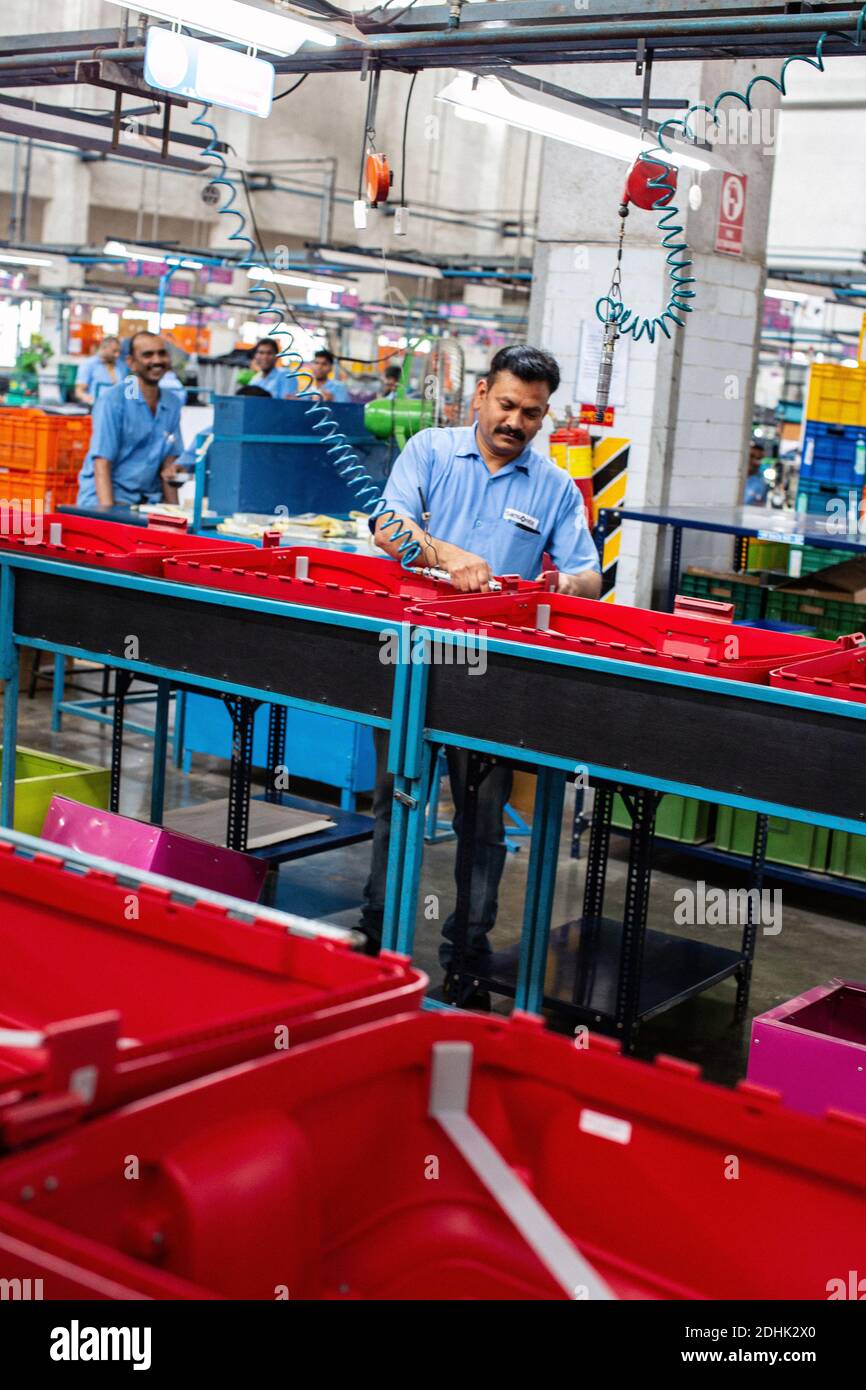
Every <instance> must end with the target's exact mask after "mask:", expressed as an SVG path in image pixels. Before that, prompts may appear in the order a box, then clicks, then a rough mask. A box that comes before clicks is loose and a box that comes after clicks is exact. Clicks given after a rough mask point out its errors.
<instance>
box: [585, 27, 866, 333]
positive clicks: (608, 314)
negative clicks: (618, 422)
mask: <svg viewBox="0 0 866 1390" xmlns="http://www.w3.org/2000/svg"><path fill="white" fill-rule="evenodd" d="M864 24H866V5H864V6H863V8H862V9H861V11H860V15H859V18H858V20H857V29H856V32H855V35H854V37H853V38H852V37H851V35H850V34H845V33H843V32H842V31H841V30H826V31H825V32H824V33H823V34H821V36H820V38H819V39H818V42H817V44H816V46H815V52H814V54H808V53H797V54H794V55H793V56H792V57H790V58H786V59H785V62H784V63H783V65H782V72H781V74H780V76H779V79H778V81H777V80H776V78H775V77H768V76H767V75H766V74H765V73H759V75H758V76H757V77H753V78H752V80H751V82H750V83H749V85H748V87H747V88H746V90H745V92H737V91H734V90H733V89H732V90H730V91H727V92H722V93H721V95H720V96H718V97H716V99H715V101H714V102H713V104H712V106H708V105H707V104H706V102H703V101H701V102H697V103H696V104H695V105H694V106H690V107H689V109H688V111H687V112H686V114H685V116H683V117H671V118H670V119H669V120H667V121H664V122H663V123H662V125H661V126H660V127H659V143H658V144H657V145H656V146H654V147H653V149H651V150H643V151H642V152H641V154H640V156H639V158H640V159H642V160H645V161H648V162H650V163H652V164H655V165H658V168H659V172H658V175H657V176H656V177H654V178H651V179H648V180H647V186H648V187H650V188H657V189H658V190H659V196H658V198H657V199H656V201H655V203H654V204H653V211H657V210H658V209H659V208H662V207H663V208H664V212H663V213H662V216H661V217H660V218H659V223H658V226H659V231H660V232H662V233H663V235H662V240H661V244H662V248H663V249H664V250H665V251H667V253H668V254H667V266H668V275H669V276H670V278H671V281H672V282H673V290H672V291H671V294H670V297H669V299H668V302H667V307H666V308H665V309H664V311H663V312H662V313H661V314H657V315H656V317H655V318H652V319H650V318H643V317H641V316H640V315H638V314H636V313H635V311H634V310H633V309H630V308H629V307H628V306H627V305H626V304H624V303H623V302H622V300H621V299H619V298H617V297H615V296H612V295H604V296H603V297H602V298H601V299H599V300H598V302H597V303H596V306H595V312H596V314H597V316H598V318H600V319H601V321H602V323H614V324H616V326H617V329H618V331H619V332H620V333H630V334H631V335H632V337H633V338H634V340H635V342H639V341H640V339H641V338H643V337H644V335H646V337H647V338H648V339H649V341H650V342H651V343H654V342H655V338H656V333H658V332H661V333H664V335H665V337H666V338H670V336H671V334H670V328H669V324H676V325H678V327H680V328H683V327H684V326H685V324H684V320H683V318H682V317H681V315H683V314H690V313H691V312H692V310H693V308H694V305H693V304H691V303H690V302H689V301H690V300H692V299H694V298H695V291H694V290H692V289H688V288H687V286H689V285H694V284H696V283H697V281H696V279H695V277H694V276H693V275H690V274H689V271H690V270H691V269H692V265H693V262H692V259H691V255H690V247H689V244H688V242H687V241H686V240H685V238H684V235H683V233H684V228H683V226H682V224H681V223H680V222H679V221H678V219H679V217H680V211H679V209H678V208H677V207H674V206H673V204H672V201H671V200H672V198H673V195H674V193H675V191H676V190H675V185H674V183H673V182H671V175H672V174H673V173H674V166H673V165H671V164H669V163H667V162H665V160H664V159H663V158H662V156H663V155H665V154H671V153H672V150H671V149H670V146H669V145H668V144H667V142H666V135H667V133H668V132H669V131H670V132H676V133H677V134H679V135H680V137H681V138H684V139H686V140H694V139H695V132H694V130H693V129H692V127H691V121H692V118H693V117H694V116H696V115H697V114H698V112H699V111H703V112H705V113H706V115H707V117H708V118H709V120H710V121H711V122H712V123H713V125H715V126H717V127H718V126H719V125H720V123H721V122H720V118H719V107H720V106H721V104H722V102H723V101H725V100H726V99H727V98H728V97H732V98H733V99H734V100H735V101H739V102H742V104H743V105H744V106H745V108H746V110H747V111H751V110H752V93H753V91H754V89H755V88H756V87H757V86H758V85H759V83H761V82H768V83H769V84H770V86H771V87H775V89H776V91H777V92H780V93H781V94H782V96H787V76H788V69H789V68H790V67H791V65H792V64H793V63H807V64H808V65H809V67H810V68H816V69H817V71H818V72H823V71H824V44H825V43H826V41H827V39H828V38H830V37H831V36H832V37H836V38H842V39H845V40H846V41H847V42H849V43H851V45H852V46H853V47H854V48H859V47H861V45H862V42H863V26H864Z"/></svg>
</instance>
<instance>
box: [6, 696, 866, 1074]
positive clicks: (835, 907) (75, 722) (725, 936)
mask: <svg viewBox="0 0 866 1390" xmlns="http://www.w3.org/2000/svg"><path fill="white" fill-rule="evenodd" d="M78 678H79V679H81V677H78ZM87 679H88V680H89V682H90V684H92V685H93V686H94V687H96V686H98V684H99V682H98V681H97V680H96V679H95V678H94V677H93V676H92V675H91V676H90V677H88V678H87ZM72 694H73V692H68V698H69V697H70V696H72ZM146 708H147V707H139V708H138V709H137V710H136V712H135V714H134V716H133V717H134V719H135V720H136V721H140V722H143V723H144V722H147V715H146V714H145V710H146ZM19 743H20V744H22V745H24V746H27V747H31V748H38V749H44V750H51V751H54V752H57V753H59V754H61V755H65V756H68V757H72V758H77V759H80V760H81V761H84V762H92V763H96V764H100V765H103V766H108V764H109V761H110V748H111V736H110V729H109V728H108V727H107V726H100V725H98V724H95V723H92V722H90V721H85V720H82V719H79V718H73V717H69V716H66V717H65V719H64V728H63V730H62V732H61V733H59V734H53V733H52V732H51V721H50V694H49V691H48V690H47V688H46V687H45V685H44V684H43V683H42V682H40V688H39V691H38V693H37V695H36V698H35V699H33V700H32V701H31V700H28V699H27V698H26V697H25V696H22V700H21V706H20V725H19ZM150 757H151V743H150V740H149V739H148V738H147V737H146V736H144V735H139V734H130V735H128V737H127V741H126V744H125V749H124V766H123V783H122V795H121V807H120V809H121V811H122V812H123V813H125V814H127V815H132V816H140V817H142V818H144V819H147V818H148V813H149V796H150V791H149V772H150ZM289 765H290V766H291V758H290V756H289ZM292 790H293V792H295V793H296V794H298V795H305V794H309V795H310V796H314V797H316V798H318V799H320V800H332V799H333V798H332V795H330V794H329V791H328V789H325V788H322V787H319V786H312V785H311V786H309V787H308V788H305V787H303V786H301V785H300V784H297V783H294V782H293V785H292ZM226 791H227V765H226V764H225V763H224V762H221V761H219V760H217V759H212V758H203V757H196V758H195V759H194V763H193V771H192V773H191V775H190V776H189V777H186V776H184V775H183V774H181V773H180V772H178V771H177V770H176V769H174V768H173V767H170V768H169V772H168V778H167V787H166V809H167V810H168V809H173V808H174V807H178V806H185V805H189V804H192V803H195V802H200V801H203V800H206V799H210V798H215V797H222V796H225V795H226ZM569 795H571V793H569ZM359 809H361V810H363V809H366V808H365V806H364V804H363V802H362V804H361V805H360V806H359ZM443 812H444V813H447V806H445V807H443ZM570 834H571V802H570V801H567V804H566V813H565V818H564V825H563V836H562V841H561V845H560V868H559V874H558V881H557V892H556V902H555V907H554V914H553V922H554V924H555V925H556V924H559V923H565V922H568V921H570V920H571V919H573V918H575V917H577V916H579V914H580V907H581V899H582V892H583V877H584V870H585V860H583V859H581V860H579V861H578V860H573V859H571V858H570V856H569V842H570ZM520 844H521V848H520V849H519V850H518V851H517V853H514V854H510V855H509V856H508V862H507V864H506V869H505V874H504V876H503V880H502V886H501V891H500V908H499V917H498V921H497V927H496V931H495V934H494V938H493V945H494V948H495V949H496V950H497V951H502V950H507V948H508V947H513V946H514V945H515V944H516V943H517V941H518V940H519V936H520V924H521V920H522V913H523V896H524V890H525V884H526V868H527V859H528V841H526V840H523V841H521V842H520ZM625 844H626V842H625V840H622V839H615V840H614V841H613V842H612V853H611V861H610V866H609V871H608V889H607V893H608V896H607V900H606V903H605V912H606V914H607V915H609V916H615V915H616V914H617V913H618V912H619V911H620V910H621V906H622V900H623V893H624V887H625V877H626V861H625ZM368 860H369V845H367V844H360V845H354V846H351V847H349V848H347V849H344V850H337V851H333V852H330V853H328V854H322V855H316V856H314V857H312V858H310V859H306V860H300V861H297V862H295V863H293V864H286V865H283V866H282V868H281V869H280V871H279V874H278V875H277V876H276V880H275V882H274V884H273V890H274V891H273V898H272V900H273V902H274V904H275V905H276V906H278V907H282V908H285V909H287V910H290V911H293V912H299V913H302V914H304V915H308V916H318V917H323V918H327V919H328V920H329V921H333V922H336V923H339V924H341V925H344V926H352V927H355V926H357V924H358V904H359V902H360V894H361V889H362V886H363V883H364V879H365V877H366V874H367V868H368ZM453 866H454V843H453V841H451V842H443V843H439V844H435V845H428V846H427V847H426V849H425V854H424V866H423V872H422V878H421V894H420V902H421V903H422V904H423V902H424V899H425V897H427V896H428V895H430V894H435V895H437V896H438V898H439V904H440V915H441V919H442V920H444V918H445V917H446V916H447V914H448V912H449V911H450V910H451V908H452V906H453V897H454V890H453ZM699 878H702V879H705V880H706V881H707V883H712V884H718V885H719V886H721V887H730V886H733V887H737V886H739V885H740V883H741V882H742V880H741V879H739V878H738V876H737V874H736V873H728V872H726V871H719V870H717V869H716V868H714V867H713V866H711V865H704V864H701V863H699V862H698V861H695V860H692V859H689V858H688V857H686V856H685V855H674V856H672V855H666V856H665V857H664V862H663V863H662V862H661V861H659V862H658V866H657V868H656V870H655V872H654V875H653V891H652V897H651V902H650V911H649V926H650V928H658V929H661V930H665V931H668V932H670V931H674V932H676V933H679V934H687V933H688V931H689V929H682V928H678V927H676V926H674V924H673V912H674V905H675V900H674V893H675V891H676V890H677V888H680V887H682V886H688V887H691V888H694V886H695V882H696V880H697V879H699ZM768 886H769V887H774V886H776V887H781V888H782V893H783V896H782V905H783V918H782V930H781V931H780V932H779V934H778V935H759V939H758V947H757V952H756V957H755V967H754V975H753V982H752V992H751V1002H750V1010H749V1013H750V1018H751V1016H752V1015H754V1014H757V1013H762V1012H764V1011H765V1010H766V1009H768V1008H771V1007H772V1006H773V1005H775V1004H778V1003H780V1002H781V1001H783V1000H785V999H788V998H791V997H792V996H793V995H796V994H798V993H800V992H801V991H803V990H805V989H808V988H810V987H811V986H813V985H817V984H820V983H822V982H823V981H826V980H829V979H831V978H832V977H833V976H842V977H843V978H847V979H860V980H863V979H866V911H864V905H863V903H862V902H858V901H856V900H854V899H850V898H844V897H842V896H841V895H833V894H829V893H816V892H806V891H804V890H802V889H800V888H794V887H791V886H790V885H773V884H772V882H770V883H769V884H768ZM690 934H692V935H697V936H700V937H702V938H703V939H706V940H711V941H715V942H716V943H717V944H719V945H725V946H727V945H731V946H732V947H735V946H736V945H737V944H738V941H739V937H740V934H741V933H740V929H739V928H735V927H712V926H704V927H702V928H697V929H693V930H692V932H691V933H690ZM437 940H438V923H437V922H435V921H428V920H425V917H424V913H423V907H422V909H421V910H420V911H419V917H418V928H417V938H416V943H417V944H416V960H417V962H418V964H419V966H420V967H421V968H422V969H424V970H426V971H427V973H428V974H429V975H430V977H431V981H432V982H433V983H434V984H438V983H440V980H441V971H440V969H439V967H438V964H437V958H436V948H437ZM734 991H735V986H734V983H733V981H731V980H727V981H724V982H723V983H722V984H720V985H718V986H717V987H716V988H715V989H712V990H709V991H707V992H706V993H705V994H702V995H700V996H698V997H697V998H695V999H692V1000H689V1001H687V1002H686V1003H684V1004H681V1005H679V1006H677V1007H676V1008H673V1009H670V1010H668V1011H667V1012H666V1013H665V1014H662V1015H660V1016H658V1017H657V1018H655V1019H653V1020H651V1021H650V1022H648V1023H647V1024H645V1025H644V1026H643V1028H642V1029H641V1032H640V1035H639V1040H638V1047H637V1053H638V1055H639V1056H643V1057H651V1056H653V1055H654V1054H655V1053H657V1052H666V1053H669V1054H673V1055H674V1056H677V1057H682V1058H687V1059H689V1060H690V1061H693V1062H696V1063H698V1064H699V1065H700V1066H701V1067H702V1068H703V1069H704V1071H705V1073H706V1074H707V1075H708V1076H709V1077H711V1078H712V1079H714V1080H717V1081H721V1082H724V1083H728V1084H733V1083H734V1082H736V1081H737V1080H738V1079H740V1078H741V1077H742V1076H744V1075H745V1072H746V1063H747V1048H748V1038H749V1025H748V1023H747V1024H746V1026H745V1027H744V1028H742V1029H741V1028H738V1027H737V1026H736V1025H735V1024H734V1020H733V1000H734ZM494 1007H495V1008H496V1009H497V1010H499V1011H502V1012H507V1011H508V1009H509V1007H510V1005H509V1003H508V1001H506V1000H504V999H503V1000H499V1001H498V1002H496V1003H495V1005H494ZM554 1026H556V1025H555V1024H554Z"/></svg>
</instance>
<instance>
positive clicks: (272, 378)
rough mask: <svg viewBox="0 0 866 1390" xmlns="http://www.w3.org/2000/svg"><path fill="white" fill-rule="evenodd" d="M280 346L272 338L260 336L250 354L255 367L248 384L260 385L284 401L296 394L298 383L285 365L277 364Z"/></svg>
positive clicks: (269, 393)
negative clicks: (255, 369) (254, 372)
mask: <svg viewBox="0 0 866 1390" xmlns="http://www.w3.org/2000/svg"><path fill="white" fill-rule="evenodd" d="M279 352H280V346H279V343H277V342H275V340H274V339H273V338H260V339H259V341H258V342H257V343H256V346H255V351H254V352H253V355H252V359H251V360H252V364H253V366H254V367H256V368H257V371H256V374H255V376H253V377H250V379H249V381H248V382H247V385H248V386H260V387H261V388H262V390H263V391H266V392H267V394H268V395H269V396H273V397H274V399H275V400H278V401H285V400H288V398H289V396H296V395H297V394H298V383H297V381H296V380H295V378H294V377H293V376H292V375H291V373H290V372H287V371H286V369H285V367H278V366H277V359H278V357H279Z"/></svg>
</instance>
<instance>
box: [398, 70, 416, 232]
mask: <svg viewBox="0 0 866 1390" xmlns="http://www.w3.org/2000/svg"><path fill="white" fill-rule="evenodd" d="M417 77H418V74H417V72H413V74H412V81H411V82H410V83H409V90H408V92H407V93H406V107H405V110H404V111H403V150H402V154H401V157H400V206H401V208H404V207H405V206H406V137H407V135H408V133H409V107H410V106H411V105H412V93H413V92H414V90H415V82H416V80H417Z"/></svg>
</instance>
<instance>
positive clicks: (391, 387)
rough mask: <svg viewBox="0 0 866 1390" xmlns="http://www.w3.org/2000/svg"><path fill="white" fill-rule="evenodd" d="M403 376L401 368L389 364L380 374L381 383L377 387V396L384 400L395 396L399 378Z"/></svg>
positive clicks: (392, 363)
mask: <svg viewBox="0 0 866 1390" xmlns="http://www.w3.org/2000/svg"><path fill="white" fill-rule="evenodd" d="M402 375H403V368H402V367H398V366H397V365H396V363H394V362H389V363H388V365H387V367H386V368H385V370H384V372H383V373H382V381H381V385H380V387H379V396H380V398H381V399H384V398H385V397H386V396H393V395H396V392H397V387H398V386H399V385H400V377H401V376H402Z"/></svg>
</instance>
